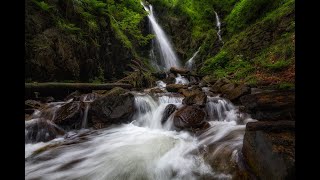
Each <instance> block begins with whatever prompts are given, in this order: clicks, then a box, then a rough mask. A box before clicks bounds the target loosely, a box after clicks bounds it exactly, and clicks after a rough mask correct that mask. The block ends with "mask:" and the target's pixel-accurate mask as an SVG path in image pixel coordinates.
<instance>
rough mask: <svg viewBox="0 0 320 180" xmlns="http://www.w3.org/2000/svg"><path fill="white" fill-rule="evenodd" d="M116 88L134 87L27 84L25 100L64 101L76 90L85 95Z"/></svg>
mask: <svg viewBox="0 0 320 180" xmlns="http://www.w3.org/2000/svg"><path fill="white" fill-rule="evenodd" d="M114 87H121V88H124V89H130V88H132V85H131V84H125V83H104V84H93V83H56V82H47V83H25V98H26V99H34V98H38V97H45V96H52V97H54V98H58V99H63V98H64V97H65V96H67V95H68V94H70V93H72V92H73V91H76V90H78V91H80V92H83V93H89V92H91V91H92V90H110V89H112V88H114ZM37 96H38V97H37Z"/></svg>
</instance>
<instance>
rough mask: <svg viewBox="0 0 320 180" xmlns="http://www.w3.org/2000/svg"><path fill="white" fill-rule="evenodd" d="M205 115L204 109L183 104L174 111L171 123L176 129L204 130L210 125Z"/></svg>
mask: <svg viewBox="0 0 320 180" xmlns="http://www.w3.org/2000/svg"><path fill="white" fill-rule="evenodd" d="M205 116H206V113H205V111H203V110H202V109H201V108H200V107H198V106H184V107H182V108H181V109H179V110H178V111H177V112H176V113H175V116H174V119H173V124H174V126H175V127H176V128H177V129H178V130H191V131H194V130H195V131H198V130H204V129H207V128H209V127H210V125H209V123H208V122H206V121H205Z"/></svg>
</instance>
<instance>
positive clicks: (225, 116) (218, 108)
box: [206, 96, 237, 121]
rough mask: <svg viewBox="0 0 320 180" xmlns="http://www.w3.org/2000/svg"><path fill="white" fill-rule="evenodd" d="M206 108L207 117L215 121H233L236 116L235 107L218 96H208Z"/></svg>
mask: <svg viewBox="0 0 320 180" xmlns="http://www.w3.org/2000/svg"><path fill="white" fill-rule="evenodd" d="M206 109H207V112H208V119H209V120H211V121H212V120H215V121H234V120H236V118H237V117H234V116H236V113H235V110H236V108H235V107H234V106H233V105H232V104H231V103H229V102H228V101H227V100H225V99H223V98H220V97H218V96H217V97H210V96H208V99H207V105H206Z"/></svg>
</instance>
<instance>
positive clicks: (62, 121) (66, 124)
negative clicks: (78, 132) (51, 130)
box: [53, 101, 83, 129]
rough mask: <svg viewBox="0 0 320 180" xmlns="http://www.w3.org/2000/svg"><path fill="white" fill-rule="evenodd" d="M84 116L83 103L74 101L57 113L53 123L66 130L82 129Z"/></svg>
mask: <svg viewBox="0 0 320 180" xmlns="http://www.w3.org/2000/svg"><path fill="white" fill-rule="evenodd" d="M82 115H83V112H82V109H81V103H80V102H79V101H73V102H70V103H67V104H65V105H63V106H61V107H60V108H59V109H58V110H57V111H56V113H55V118H54V119H53V122H54V123H55V124H57V125H59V126H61V127H63V128H64V129H78V128H80V127H81V122H82Z"/></svg>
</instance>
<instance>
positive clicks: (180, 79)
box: [175, 74, 189, 85]
mask: <svg viewBox="0 0 320 180" xmlns="http://www.w3.org/2000/svg"><path fill="white" fill-rule="evenodd" d="M175 84H183V85H186V84H189V80H188V79H187V78H185V77H183V76H181V75H180V74H177V77H176V78H175Z"/></svg>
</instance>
